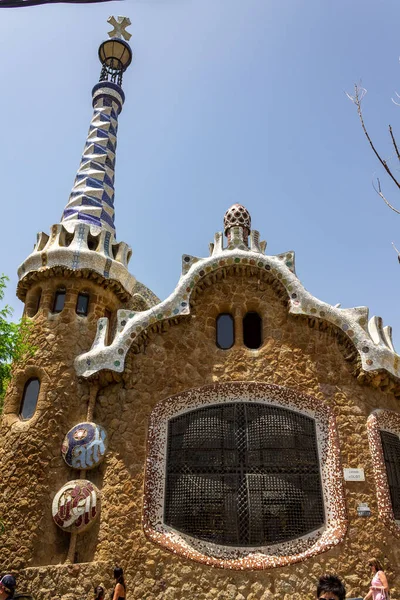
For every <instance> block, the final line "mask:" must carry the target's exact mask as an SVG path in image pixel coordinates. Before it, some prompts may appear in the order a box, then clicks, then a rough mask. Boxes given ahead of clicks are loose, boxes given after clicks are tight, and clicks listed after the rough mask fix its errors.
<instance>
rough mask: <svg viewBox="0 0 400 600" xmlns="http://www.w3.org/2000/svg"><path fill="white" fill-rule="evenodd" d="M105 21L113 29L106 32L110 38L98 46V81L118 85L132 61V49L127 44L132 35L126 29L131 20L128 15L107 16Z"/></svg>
mask: <svg viewBox="0 0 400 600" xmlns="http://www.w3.org/2000/svg"><path fill="white" fill-rule="evenodd" d="M107 22H108V23H110V25H112V26H113V29H112V30H111V31H109V33H108V35H109V36H110V39H109V40H105V41H104V42H103V43H102V44H100V47H99V60H100V62H101V64H102V69H101V73H100V81H111V82H113V83H117V84H118V85H119V86H120V85H122V74H123V73H124V71H126V69H127V68H128V67H129V65H130V64H131V62H132V50H131V47H130V46H129V44H128V40H130V38H131V37H132V35H131V34H130V33H129V32H128V31H126V28H127V27H128V26H129V25H130V24H131V20H130V19H129V18H128V17H118V18H117V19H116V18H115V17H109V18H108V19H107ZM122 38H124V39H122ZM124 40H125V41H124Z"/></svg>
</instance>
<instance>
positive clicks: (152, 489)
mask: <svg viewBox="0 0 400 600" xmlns="http://www.w3.org/2000/svg"><path fill="white" fill-rule="evenodd" d="M338 449H339V440H338V435H337V429H336V421H335V415H334V413H333V411H332V410H331V408H330V407H329V406H328V405H327V404H326V402H324V401H323V400H320V399H318V398H313V397H311V396H307V395H306V394H303V393H301V392H298V391H297V390H294V389H291V388H284V387H282V386H277V385H271V384H266V383H258V382H243V381H242V382H227V383H216V384H212V385H206V386H203V387H201V388H195V389H191V390H186V391H185V392H182V393H180V394H176V395H175V396H171V397H170V398H165V399H164V400H162V401H161V402H159V403H157V405H156V406H155V407H154V409H153V410H152V412H151V415H150V422H149V433H148V455H147V460H146V477H145V491H144V494H145V496H144V503H143V507H144V508H143V528H144V532H145V534H146V536H147V537H148V538H149V539H150V540H152V541H154V542H155V543H156V544H159V545H161V546H163V547H164V548H166V549H168V550H171V551H172V552H174V553H175V554H177V555H179V556H184V557H186V558H191V559H193V560H196V561H198V562H201V563H203V564H206V565H209V566H211V565H212V566H215V567H219V568H224V569H268V568H275V567H277V566H285V565H289V564H292V563H296V562H298V560H299V556H302V557H303V558H302V560H303V559H305V558H306V557H311V556H316V555H318V554H320V553H321V552H326V551H327V550H328V549H330V548H332V547H333V546H335V545H336V544H338V543H339V542H341V541H342V540H343V539H344V536H345V534H346V530H347V515H346V504H345V494H344V487H343V474H342V468H341V464H340V453H339V451H338ZM325 507H327V509H325Z"/></svg>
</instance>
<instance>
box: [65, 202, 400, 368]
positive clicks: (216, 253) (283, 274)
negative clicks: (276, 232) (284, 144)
mask: <svg viewBox="0 0 400 600" xmlns="http://www.w3.org/2000/svg"><path fill="white" fill-rule="evenodd" d="M234 206H237V205H234ZM232 208H233V207H232ZM230 210H231V209H230ZM228 212H229V211H228ZM225 225H226V221H225ZM246 229H249V233H248V234H247V236H246V233H247V231H246ZM225 232H226V233H227V238H228V245H227V247H224V246H223V234H222V232H217V233H216V234H215V238H214V242H213V243H212V244H210V256H209V257H207V258H198V257H194V256H190V255H187V254H185V255H183V257H182V274H181V277H180V279H179V282H178V285H177V286H176V288H175V290H174V291H173V292H172V294H171V295H170V296H169V297H168V298H167V299H166V300H164V301H163V302H160V303H159V304H157V305H156V306H153V307H152V308H150V309H149V310H146V311H143V312H135V311H129V310H119V311H118V313H117V330H116V334H115V337H114V339H113V341H112V342H111V343H110V345H106V339H107V335H108V328H109V322H108V319H107V318H102V319H99V321H98V327H97V333H96V337H95V340H94V342H93V345H92V348H91V349H90V350H89V351H88V352H86V353H84V354H82V355H80V356H78V357H77V358H76V360H75V368H76V371H77V373H78V375H80V376H83V377H90V376H92V375H94V374H95V373H98V372H99V371H101V370H103V369H109V370H112V371H115V372H118V373H122V372H123V370H124V363H125V356H126V354H127V352H128V350H129V348H130V347H131V345H132V344H133V343H134V341H135V339H137V338H138V337H139V336H140V335H141V334H142V333H143V332H144V331H146V330H147V329H150V328H152V327H153V326H154V324H157V323H162V322H163V321H169V320H170V319H174V318H178V317H180V316H183V315H189V314H190V299H191V295H192V292H193V290H194V288H195V286H196V285H197V284H198V283H199V282H200V281H201V280H202V279H204V278H206V277H208V276H209V275H211V274H213V273H217V272H218V271H221V270H223V269H225V268H226V267H230V266H238V267H243V266H249V267H252V268H254V269H259V270H260V271H267V272H268V273H269V274H270V275H272V276H273V277H275V278H276V279H277V280H278V281H279V282H280V283H281V285H282V286H283V287H284V289H285V290H286V293H287V295H288V299H289V312H290V313H291V314H293V315H305V316H308V317H314V318H319V319H322V320H325V321H326V322H328V323H330V324H332V325H334V326H336V327H337V328H338V329H340V330H341V331H342V332H343V333H344V334H345V335H346V336H347V337H348V339H349V340H351V342H352V344H353V345H354V347H355V348H356V349H357V352H358V354H359V356H360V359H361V365H362V368H363V370H364V371H377V370H382V369H383V370H385V371H387V372H388V373H390V374H391V375H393V376H394V377H396V378H400V356H399V355H398V354H397V353H396V352H395V350H394V347H393V343H392V339H391V328H390V327H383V324H382V319H381V318H380V317H372V319H371V320H370V321H369V322H368V314H369V310H368V308H367V307H365V306H360V307H355V308H340V305H337V306H331V305H330V304H327V303H326V302H323V301H321V300H318V299H317V298H315V297H314V296H312V294H310V293H309V292H308V291H307V290H306V289H305V288H304V286H303V285H302V283H301V281H300V280H299V279H298V277H297V275H296V272H295V259H294V252H293V251H289V252H285V253H283V254H278V255H276V256H267V255H265V253H264V252H265V247H266V244H265V242H260V241H259V233H258V231H255V230H250V223H249V222H247V223H240V224H239V223H232V222H230V223H229V227H228V229H227V227H225ZM248 244H249V245H248Z"/></svg>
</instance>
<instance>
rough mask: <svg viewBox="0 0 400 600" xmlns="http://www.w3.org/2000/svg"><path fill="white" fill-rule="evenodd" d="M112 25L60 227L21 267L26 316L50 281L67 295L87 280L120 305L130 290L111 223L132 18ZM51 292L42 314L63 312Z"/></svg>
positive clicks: (123, 251) (125, 249) (125, 256)
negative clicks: (82, 144)
mask: <svg viewBox="0 0 400 600" xmlns="http://www.w3.org/2000/svg"><path fill="white" fill-rule="evenodd" d="M109 21H110V22H111V23H112V24H113V25H114V29H113V31H112V32H110V34H109V35H110V36H111V39H109V40H107V41H104V42H103V43H102V44H101V45H100V48H99V59H100V62H101V65H102V66H101V74H100V81H99V83H97V84H96V85H95V86H94V88H93V90H92V104H93V117H92V120H91V123H90V127H89V133H88V136H87V139H86V143H85V147H84V150H83V154H82V159H81V163H80V165H79V169H78V172H77V175H76V178H75V182H74V185H73V188H72V191H71V194H70V197H69V200H68V202H67V205H66V207H65V209H64V211H63V213H62V217H61V220H60V222H59V223H57V224H55V225H53V226H52V227H51V230H50V234H49V235H48V234H46V233H44V232H42V233H40V234H38V237H37V243H36V245H35V247H34V249H33V252H32V254H30V255H29V256H28V257H27V258H26V260H25V261H24V262H23V263H22V265H21V266H20V267H19V269H18V275H19V284H18V290H17V295H18V297H19V298H20V299H21V300H22V301H26V312H27V314H28V316H34V314H35V313H36V312H37V310H38V309H39V307H41V306H43V304H42V302H41V300H42V296H43V292H44V291H45V289H46V290H48V288H49V286H50V288H51V287H53V286H52V285H51V282H52V281H53V282H54V281H56V280H57V286H58V285H59V284H61V280H62V279H65V282H64V284H63V288H60V290H58V291H59V292H63V291H64V290H65V292H68V290H67V288H69V287H70V285H69V283H68V282H70V281H71V280H74V281H75V282H76V280H77V279H79V281H80V285H79V286H78V288H80V287H82V290H83V289H84V288H86V287H87V286H86V283H87V282H88V281H90V282H95V283H96V285H99V286H100V287H102V288H103V289H108V290H110V291H111V292H112V293H113V295H114V296H115V297H116V298H118V299H119V301H122V302H126V301H127V300H129V298H130V297H131V295H132V294H133V291H134V288H135V284H136V280H135V278H134V277H133V276H132V275H131V274H130V273H129V272H128V270H127V267H128V262H129V259H130V257H131V249H130V248H129V246H128V245H127V244H125V243H124V242H117V240H116V232H115V224H114V176H115V157H116V146H117V129H118V116H119V114H120V112H121V110H122V107H123V104H124V100H125V95H124V92H123V91H122V87H121V85H122V76H123V73H124V72H125V71H126V69H127V68H128V66H129V65H130V63H131V61H132V51H131V48H130V46H129V45H128V43H127V41H125V40H127V39H129V38H130V37H131V35H130V34H129V33H128V32H127V31H126V30H125V28H126V27H127V25H129V24H130V21H129V19H127V18H126V17H119V18H118V21H116V20H115V19H114V17H111V18H110V19H109ZM121 37H124V38H125V40H123V39H120V38H121ZM57 286H56V287H57ZM56 293H57V290H53V300H54V301H53V306H52V305H51V304H52V303H51V301H50V298H48V297H47V298H46V299H44V298H43V300H45V301H46V304H45V305H44V308H45V310H49V311H50V312H60V308H61V305H62V299H60V296H61V295H62V294H59V302H58V306H57V299H56V298H55V297H54V294H56ZM78 293H79V292H78ZM97 296H98V295H97ZM97 300H98V297H97V298H96V301H97ZM49 302H50V304H49ZM81 304H82V303H81ZM84 308H85V307H84V306H81V307H77V312H78V314H79V311H80V314H82V313H83V312H85V311H84V310H83V309H84ZM112 308H115V307H111V306H110V310H111V309H112ZM53 309H54V310H53ZM101 316H102V315H101Z"/></svg>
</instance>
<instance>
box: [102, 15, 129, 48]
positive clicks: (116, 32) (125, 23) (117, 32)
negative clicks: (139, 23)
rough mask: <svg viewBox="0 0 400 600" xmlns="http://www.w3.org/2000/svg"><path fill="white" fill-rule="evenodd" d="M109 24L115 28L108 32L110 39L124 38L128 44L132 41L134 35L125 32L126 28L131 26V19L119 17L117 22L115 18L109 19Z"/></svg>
mask: <svg viewBox="0 0 400 600" xmlns="http://www.w3.org/2000/svg"><path fill="white" fill-rule="evenodd" d="M107 23H110V25H112V26H113V27H114V29H113V30H112V31H109V32H108V35H109V36H110V38H113V37H116V38H121V37H123V38H124V40H126V41H127V42H128V41H129V40H130V39H131V37H132V35H131V34H130V33H129V32H128V31H125V29H126V27H129V25H130V24H131V20H130V18H129V17H118V20H116V19H115V17H108V19H107Z"/></svg>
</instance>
